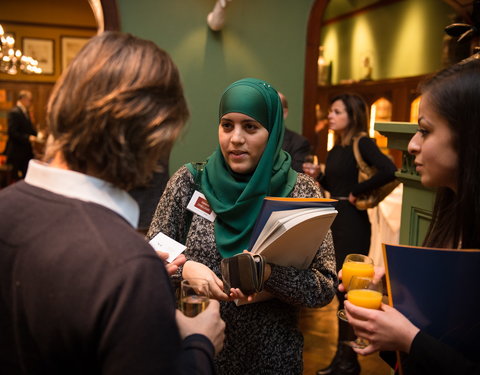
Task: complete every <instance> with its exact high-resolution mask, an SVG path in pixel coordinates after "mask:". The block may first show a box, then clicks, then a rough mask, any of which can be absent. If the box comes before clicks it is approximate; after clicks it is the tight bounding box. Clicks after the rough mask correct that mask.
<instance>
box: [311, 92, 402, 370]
mask: <svg viewBox="0 0 480 375" xmlns="http://www.w3.org/2000/svg"><path fill="white" fill-rule="evenodd" d="M330 103H331V104H330V110H329V113H328V125H329V128H330V129H332V130H333V131H334V132H335V146H334V147H333V148H332V149H331V150H330V151H329V152H328V155H327V161H326V166H325V174H322V173H320V174H319V169H317V170H316V172H315V173H314V174H313V176H312V177H317V179H318V181H319V182H320V185H321V186H322V187H323V188H324V189H325V190H327V191H329V192H330V195H331V197H332V198H334V199H338V204H337V206H336V207H337V211H338V215H337V217H336V218H335V221H334V222H333V224H332V227H331V229H332V236H333V243H334V246H335V258H336V263H337V272H338V271H339V270H340V269H341V268H342V264H343V260H344V259H345V257H346V256H347V255H348V254H351V253H356V254H364V255H367V254H368V251H369V249H370V234H371V227H370V221H369V219H368V213H367V211H366V210H359V209H357V208H356V207H355V205H354V204H355V201H356V197H357V196H359V195H361V194H363V193H366V192H368V191H370V190H372V189H375V188H378V187H380V186H382V185H384V184H385V183H387V182H389V181H391V180H393V179H394V178H395V176H394V173H395V170H396V168H395V165H394V164H393V163H392V162H391V161H390V159H389V158H388V157H387V156H385V155H384V154H382V152H381V151H380V150H379V148H378V147H377V146H376V145H375V143H374V142H373V141H372V140H371V139H370V138H368V136H367V133H366V132H367V131H368V117H369V116H368V107H367V104H366V103H365V101H364V100H363V99H362V98H361V97H360V96H358V95H356V94H349V93H346V94H341V95H338V96H336V97H334V98H333V99H332V100H331V102H330ZM357 137H359V138H360V139H359V143H358V146H359V151H360V154H361V155H362V158H363V160H364V161H365V162H366V163H367V164H368V165H370V166H374V167H376V168H377V170H378V173H377V174H375V175H374V176H373V177H372V178H370V179H368V180H366V181H363V182H361V183H359V182H358V167H357V162H356V159H355V156H354V153H353V141H354V139H355V138H357ZM308 172H309V169H307V168H305V173H308ZM337 298H338V300H339V307H338V308H339V309H342V308H343V301H344V294H343V293H337ZM338 327H339V328H338V345H337V353H336V354H335V357H334V358H333V360H332V362H331V363H330V365H329V366H327V367H326V368H324V369H321V370H318V371H317V374H318V375H326V374H332V375H333V374H335V375H358V374H359V373H360V365H359V363H358V360H357V355H356V354H355V352H354V351H353V350H352V349H351V348H350V347H348V346H346V345H344V344H342V341H349V340H351V339H352V338H353V331H352V329H351V327H349V325H348V324H347V323H345V322H343V321H339V323H338Z"/></svg>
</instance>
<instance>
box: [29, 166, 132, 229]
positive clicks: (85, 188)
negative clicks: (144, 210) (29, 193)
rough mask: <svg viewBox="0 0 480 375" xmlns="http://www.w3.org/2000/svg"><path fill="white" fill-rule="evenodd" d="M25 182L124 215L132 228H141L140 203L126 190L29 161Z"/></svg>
mask: <svg viewBox="0 0 480 375" xmlns="http://www.w3.org/2000/svg"><path fill="white" fill-rule="evenodd" d="M25 182H26V183H27V184H29V185H33V186H36V187H39V188H42V189H45V190H48V191H51V192H52V193H55V194H60V195H63V196H65V197H68V198H74V199H79V200H82V201H85V202H93V203H96V204H99V205H101V206H104V207H106V208H109V209H110V210H112V211H114V212H116V213H117V214H118V215H120V216H122V217H123V218H124V219H125V220H127V221H128V222H129V223H130V225H131V226H132V227H134V228H137V226H138V218H139V215H140V210H139V208H138V204H137V202H135V200H134V199H133V198H132V197H131V196H130V194H128V193H127V192H126V191H124V190H121V189H119V188H117V187H115V186H113V185H112V184H111V183H109V182H106V181H103V180H101V179H99V178H96V177H92V176H87V175H86V174H83V173H79V172H75V171H71V170H67V169H60V168H55V167H51V166H49V165H48V164H46V163H43V162H41V161H38V160H30V162H29V164H28V170H27V175H26V176H25Z"/></svg>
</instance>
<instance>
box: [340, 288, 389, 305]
mask: <svg viewBox="0 0 480 375" xmlns="http://www.w3.org/2000/svg"><path fill="white" fill-rule="evenodd" d="M347 298H348V300H349V301H350V302H351V303H353V304H354V305H356V306H360V307H365V308H367V309H376V310H378V309H379V308H380V305H381V304H382V293H380V292H377V291H376V290H370V289H354V290H349V291H348V294H347Z"/></svg>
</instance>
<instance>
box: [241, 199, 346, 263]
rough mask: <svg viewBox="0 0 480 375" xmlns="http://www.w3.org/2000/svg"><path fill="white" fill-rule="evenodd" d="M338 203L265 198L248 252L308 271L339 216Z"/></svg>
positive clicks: (326, 200) (325, 200)
mask: <svg viewBox="0 0 480 375" xmlns="http://www.w3.org/2000/svg"><path fill="white" fill-rule="evenodd" d="M335 203H336V200H334V199H325V198H275V197H266V198H265V199H264V202H263V206H262V209H261V211H260V215H259V216H258V218H257V221H256V223H255V226H254V229H253V232H252V237H251V240H250V245H249V251H251V252H252V253H254V254H261V255H263V256H264V257H265V258H266V260H267V262H270V263H274V264H278V265H281V266H293V267H296V268H299V269H305V268H307V267H308V266H309V265H310V263H311V262H312V260H313V257H314V256H315V254H316V252H317V250H318V249H319V247H320V245H321V244H322V242H323V239H324V238H325V235H326V234H327V231H328V230H329V229H330V225H331V224H332V222H333V219H335V216H336V215H337V210H335Z"/></svg>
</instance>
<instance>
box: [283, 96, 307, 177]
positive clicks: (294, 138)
mask: <svg viewBox="0 0 480 375" xmlns="http://www.w3.org/2000/svg"><path fill="white" fill-rule="evenodd" d="M278 96H279V97H280V101H281V102H282V107H283V119H284V120H286V119H287V116H288V102H287V99H286V98H285V95H283V94H282V93H281V92H278ZM282 148H283V149H284V150H285V151H286V152H288V153H289V154H290V155H291V156H292V168H293V169H294V170H296V171H297V172H300V173H303V168H302V165H303V163H304V162H305V157H306V156H307V155H308V154H310V152H311V146H310V143H309V142H308V140H307V138H305V137H304V136H303V135H300V134H298V133H296V132H294V131H293V130H290V129H288V128H287V126H286V125H285V136H284V137H283V146H282Z"/></svg>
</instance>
